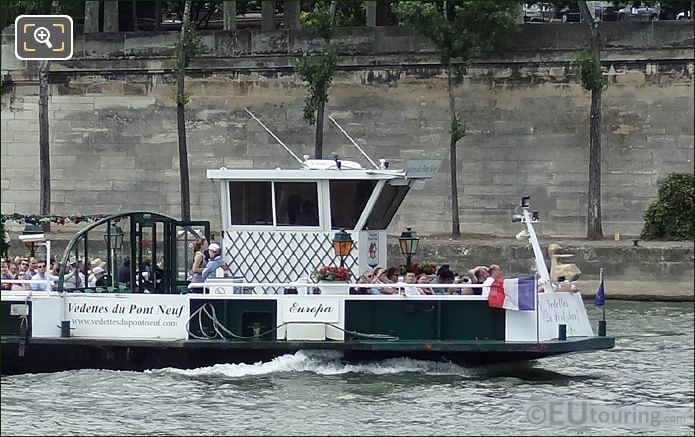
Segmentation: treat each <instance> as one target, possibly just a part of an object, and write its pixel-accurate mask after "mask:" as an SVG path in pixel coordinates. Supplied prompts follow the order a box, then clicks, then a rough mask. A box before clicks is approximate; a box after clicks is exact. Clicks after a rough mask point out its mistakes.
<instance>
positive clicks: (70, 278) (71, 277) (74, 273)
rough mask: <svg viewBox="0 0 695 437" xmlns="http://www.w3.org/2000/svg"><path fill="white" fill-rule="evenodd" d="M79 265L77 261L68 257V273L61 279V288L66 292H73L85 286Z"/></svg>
mask: <svg viewBox="0 0 695 437" xmlns="http://www.w3.org/2000/svg"><path fill="white" fill-rule="evenodd" d="M80 264H81V262H78V261H77V259H76V258H75V257H74V256H73V257H70V264H69V266H68V267H67V270H68V272H67V273H66V274H65V277H64V278H63V288H64V289H66V290H73V289H75V288H83V287H85V286H86V282H85V277H84V273H82V272H81V271H80V267H81V266H80Z"/></svg>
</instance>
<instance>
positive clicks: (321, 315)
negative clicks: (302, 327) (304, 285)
mask: <svg viewBox="0 0 695 437" xmlns="http://www.w3.org/2000/svg"><path fill="white" fill-rule="evenodd" d="M279 303H280V307H281V316H282V320H283V321H284V322H324V323H338V322H339V321H340V300H339V299H325V298H322V299H306V298H298V299H282V300H280V301H279Z"/></svg>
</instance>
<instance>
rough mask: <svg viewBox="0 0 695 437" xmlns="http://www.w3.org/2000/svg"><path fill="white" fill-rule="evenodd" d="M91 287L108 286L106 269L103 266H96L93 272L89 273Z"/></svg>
mask: <svg viewBox="0 0 695 437" xmlns="http://www.w3.org/2000/svg"><path fill="white" fill-rule="evenodd" d="M89 286H90V287H105V286H106V270H104V268H103V267H102V266H96V267H94V268H93V269H92V274H91V275H89Z"/></svg>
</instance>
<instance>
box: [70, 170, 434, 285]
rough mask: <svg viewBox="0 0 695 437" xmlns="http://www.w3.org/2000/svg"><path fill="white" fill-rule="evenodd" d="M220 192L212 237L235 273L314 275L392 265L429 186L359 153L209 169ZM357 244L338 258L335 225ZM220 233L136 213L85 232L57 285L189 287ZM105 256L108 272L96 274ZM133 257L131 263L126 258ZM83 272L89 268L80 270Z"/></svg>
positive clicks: (201, 224) (262, 277) (273, 278)
mask: <svg viewBox="0 0 695 437" xmlns="http://www.w3.org/2000/svg"><path fill="white" fill-rule="evenodd" d="M207 177H208V178H209V179H211V180H212V181H213V182H214V185H215V187H216V191H217V195H218V199H219V213H220V224H221V226H220V232H219V233H216V234H215V236H218V238H213V241H216V242H218V243H219V244H220V246H221V247H222V254H223V257H224V261H225V263H226V265H227V266H228V267H229V273H230V275H229V276H231V277H234V278H236V279H238V280H239V281H242V282H272V283H278V282H283V283H288V282H293V281H299V282H308V281H311V279H312V273H313V272H314V271H316V270H317V269H318V268H320V267H323V266H338V265H344V266H345V267H347V268H349V269H350V271H351V273H352V276H353V279H354V278H357V277H358V276H359V275H360V274H361V273H363V272H364V271H365V270H367V269H373V268H374V267H376V266H385V265H386V264H387V261H386V229H387V228H388V226H389V224H390V223H391V220H392V219H393V217H394V215H395V214H396V212H397V211H398V208H399V207H400V205H401V203H402V202H403V200H404V199H405V196H406V194H407V193H408V191H409V190H410V189H411V188H412V189H420V188H421V187H422V186H423V185H424V178H423V177H422V176H409V175H408V174H407V172H406V171H405V170H389V169H387V168H380V169H364V168H362V167H361V166H360V165H359V164H357V163H355V162H352V161H340V160H310V159H306V160H305V161H304V163H303V165H302V168H301V169H289V170H285V169H280V168H277V169H274V170H256V169H248V170H247V169H243V170H242V169H226V168H220V169H219V170H208V172H207ZM342 230H344V231H345V232H346V233H347V234H348V235H349V237H350V239H351V240H352V248H351V250H350V252H349V253H348V254H346V256H344V257H342V259H338V258H337V257H336V254H335V252H334V250H333V239H334V237H335V235H336V232H339V231H342ZM201 237H205V238H206V239H207V240H208V241H210V239H211V230H210V223H209V222H207V221H190V222H182V221H178V220H175V219H173V218H171V217H167V216H164V215H161V214H156V213H150V212H129V213H123V214H118V215H114V216H110V217H107V218H104V219H102V220H100V221H97V222H95V223H93V224H91V225H89V226H87V227H86V228H84V229H83V230H82V231H80V232H79V233H77V234H76V235H75V236H74V237H73V238H72V239H71V240H70V242H69V243H68V245H67V247H66V249H65V252H64V254H63V264H62V266H61V271H60V275H59V281H58V284H57V288H58V290H59V291H62V290H72V289H74V290H77V291H88V292H89V291H92V292H104V291H106V292H141V293H142V292H151V293H181V292H185V291H186V290H187V287H188V283H189V282H190V279H191V277H190V273H189V272H190V268H191V264H192V259H193V244H194V242H195V241H196V239H198V238H201ZM94 259H97V260H98V261H99V263H101V262H103V264H104V265H103V270H104V271H105V272H106V275H105V279H103V280H101V282H100V283H99V284H90V283H89V275H88V272H89V270H90V268H92V269H93V268H94V267H96V266H88V265H85V263H84V260H94ZM126 261H129V268H128V266H125V265H124V262H126ZM76 272H80V273H76Z"/></svg>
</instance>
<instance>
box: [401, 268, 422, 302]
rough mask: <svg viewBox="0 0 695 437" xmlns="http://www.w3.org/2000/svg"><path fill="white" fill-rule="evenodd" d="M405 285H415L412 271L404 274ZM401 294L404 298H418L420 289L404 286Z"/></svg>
mask: <svg viewBox="0 0 695 437" xmlns="http://www.w3.org/2000/svg"><path fill="white" fill-rule="evenodd" d="M405 283H406V284H415V283H416V282H415V272H414V271H412V270H408V271H406V272H405ZM403 294H405V295H406V296H419V295H420V294H423V293H420V289H419V288H418V287H413V286H412V285H411V286H405V287H403Z"/></svg>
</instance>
